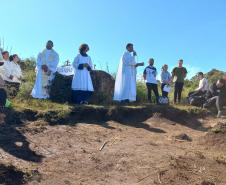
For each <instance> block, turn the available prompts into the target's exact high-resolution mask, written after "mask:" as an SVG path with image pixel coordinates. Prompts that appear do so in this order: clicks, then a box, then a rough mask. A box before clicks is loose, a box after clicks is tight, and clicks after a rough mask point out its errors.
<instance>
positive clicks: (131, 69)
mask: <svg viewBox="0 0 226 185" xmlns="http://www.w3.org/2000/svg"><path fill="white" fill-rule="evenodd" d="M135 65H136V61H135V57H134V56H133V55H132V53H130V52H128V51H127V52H125V53H124V55H123V57H122V58H121V61H120V63H119V67H118V72H117V75H116V80H115V91H114V98H113V99H114V100H115V101H122V100H127V99H128V100H129V101H130V102H132V101H136V66H135Z"/></svg>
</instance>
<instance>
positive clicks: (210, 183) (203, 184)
mask: <svg viewBox="0 0 226 185" xmlns="http://www.w3.org/2000/svg"><path fill="white" fill-rule="evenodd" d="M201 185H215V184H214V183H213V182H209V181H205V180H204V181H203V182H202V183H201Z"/></svg>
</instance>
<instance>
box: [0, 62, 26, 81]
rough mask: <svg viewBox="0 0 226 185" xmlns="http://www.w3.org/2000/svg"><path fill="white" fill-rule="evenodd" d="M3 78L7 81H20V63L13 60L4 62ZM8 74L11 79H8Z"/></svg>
mask: <svg viewBox="0 0 226 185" xmlns="http://www.w3.org/2000/svg"><path fill="white" fill-rule="evenodd" d="M3 66H4V77H3V78H4V80H5V81H7V82H14V83H21V81H20V78H22V71H21V68H20V65H19V64H17V63H15V62H13V61H11V62H10V61H6V62H4V65H3ZM10 75H12V76H13V79H10V78H9V77H10Z"/></svg>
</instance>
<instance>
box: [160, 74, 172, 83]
mask: <svg viewBox="0 0 226 185" xmlns="http://www.w3.org/2000/svg"><path fill="white" fill-rule="evenodd" d="M170 80H171V75H170V73H169V72H168V71H162V73H161V83H169V82H170Z"/></svg>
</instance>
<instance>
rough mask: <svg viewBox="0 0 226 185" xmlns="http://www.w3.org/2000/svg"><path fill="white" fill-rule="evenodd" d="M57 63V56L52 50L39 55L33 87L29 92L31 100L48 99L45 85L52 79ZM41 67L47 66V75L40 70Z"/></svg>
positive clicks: (46, 50)
mask: <svg viewBox="0 0 226 185" xmlns="http://www.w3.org/2000/svg"><path fill="white" fill-rule="evenodd" d="M58 63H59V55H58V54H57V53H56V52H55V51H54V50H48V49H45V50H44V51H43V52H42V53H39V55H38V58H37V63H36V80H35V85H34V88H33V90H32V92H31V95H32V97H33V98H38V99H47V98H49V93H48V89H47V87H46V85H47V83H50V82H51V81H52V80H53V79H54V77H55V72H56V70H57V65H58ZM42 65H47V67H48V70H49V71H48V72H47V73H45V72H44V71H43V70H42Z"/></svg>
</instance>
